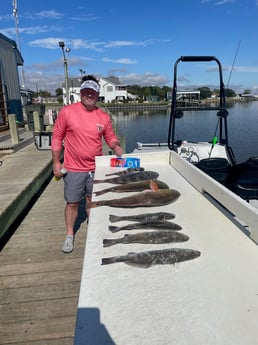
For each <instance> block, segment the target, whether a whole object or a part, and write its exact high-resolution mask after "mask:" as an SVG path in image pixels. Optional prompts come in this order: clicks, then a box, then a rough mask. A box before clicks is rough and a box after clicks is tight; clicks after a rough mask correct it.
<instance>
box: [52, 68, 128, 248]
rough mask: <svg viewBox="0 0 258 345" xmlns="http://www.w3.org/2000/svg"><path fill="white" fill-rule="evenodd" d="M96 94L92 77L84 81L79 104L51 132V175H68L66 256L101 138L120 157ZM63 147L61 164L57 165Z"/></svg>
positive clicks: (69, 108)
mask: <svg viewBox="0 0 258 345" xmlns="http://www.w3.org/2000/svg"><path fill="white" fill-rule="evenodd" d="M99 91H100V85H99V83H98V80H97V79H96V78H95V77H94V76H91V75H88V76H86V77H84V78H83V82H82V85H81V91H80V95H81V102H78V103H73V104H70V105H67V106H64V107H63V108H62V109H61V110H60V112H59V114H58V117H57V120H56V122H55V125H54V129H53V136H52V146H51V149H52V159H53V172H54V175H55V176H56V177H61V176H62V172H61V169H62V168H63V167H64V168H65V169H66V171H67V173H66V175H65V177H64V198H65V201H66V206H65V224H66V238H65V242H64V245H63V248H62V250H63V252H65V253H70V252H71V251H72V250H73V243H74V225H75V221H76V219H77V216H78V205H79V202H80V200H81V199H82V198H83V197H86V209H87V201H88V202H89V201H91V195H92V188H93V179H94V171H95V157H96V156H101V155H102V138H104V139H105V141H106V143H107V145H108V146H109V147H110V148H111V149H112V150H114V152H115V154H116V155H117V156H121V155H122V154H123V150H122V148H121V147H120V142H119V140H118V138H117V136H116V135H115V133H114V130H113V127H112V123H111V119H110V116H109V115H108V114H107V113H105V112H104V111H102V110H101V109H99V108H98V107H97V106H96V102H97V100H98V96H99ZM63 145H64V164H62V163H61V162H60V160H61V153H62V148H63ZM87 215H88V216H89V210H87Z"/></svg>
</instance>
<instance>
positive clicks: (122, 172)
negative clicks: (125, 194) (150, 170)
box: [105, 167, 144, 176]
mask: <svg viewBox="0 0 258 345" xmlns="http://www.w3.org/2000/svg"><path fill="white" fill-rule="evenodd" d="M133 171H144V168H142V167H139V168H127V169H125V170H120V171H117V172H113V173H110V174H106V175H105V176H112V175H118V176H121V175H126V174H128V173H131V172H133Z"/></svg>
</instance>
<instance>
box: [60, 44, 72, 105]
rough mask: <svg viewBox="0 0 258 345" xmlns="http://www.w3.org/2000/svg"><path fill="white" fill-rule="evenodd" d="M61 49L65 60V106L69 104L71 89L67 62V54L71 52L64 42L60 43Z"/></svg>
mask: <svg viewBox="0 0 258 345" xmlns="http://www.w3.org/2000/svg"><path fill="white" fill-rule="evenodd" d="M58 44H59V47H60V48H61V49H62V53H63V58H64V81H65V100H66V101H65V104H66V105H67V104H69V103H70V102H69V87H68V80H69V79H68V78H69V77H68V62H67V57H66V54H65V53H69V52H70V51H71V49H70V48H66V49H64V47H65V43H64V42H59V43H58Z"/></svg>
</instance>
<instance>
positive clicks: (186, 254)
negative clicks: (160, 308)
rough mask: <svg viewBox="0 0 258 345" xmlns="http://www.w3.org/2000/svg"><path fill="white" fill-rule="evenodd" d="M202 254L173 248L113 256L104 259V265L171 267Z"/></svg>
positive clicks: (192, 250) (196, 251)
mask: <svg viewBox="0 0 258 345" xmlns="http://www.w3.org/2000/svg"><path fill="white" fill-rule="evenodd" d="M200 255H201V252H199V251H198V250H194V249H185V248H171V249H162V250H151V251H145V252H138V253H127V255H121V256H113V257H109V258H103V259H102V263H101V264H102V265H108V264H114V263H116V262H123V263H125V264H127V265H131V266H136V267H140V268H148V267H151V266H153V265H169V264H175V263H176V262H182V261H187V260H192V259H195V258H198V257H199V256H200Z"/></svg>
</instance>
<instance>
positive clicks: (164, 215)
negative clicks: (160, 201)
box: [109, 212, 176, 223]
mask: <svg viewBox="0 0 258 345" xmlns="http://www.w3.org/2000/svg"><path fill="white" fill-rule="evenodd" d="M175 217H176V216H175V214H174V213H169V212H156V213H142V214H134V215H128V216H116V215H114V214H110V215H109V221H110V222H111V223H115V222H120V221H124V220H128V221H132V222H147V221H150V220H168V219H174V218H175Z"/></svg>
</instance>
